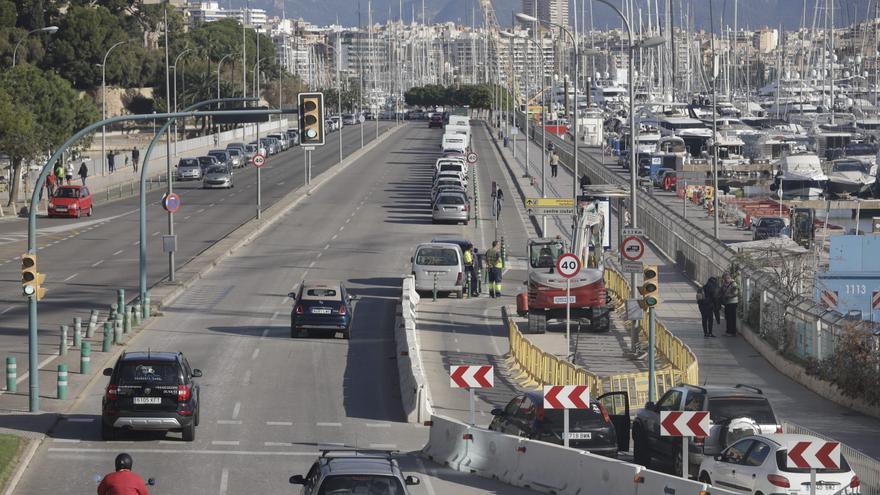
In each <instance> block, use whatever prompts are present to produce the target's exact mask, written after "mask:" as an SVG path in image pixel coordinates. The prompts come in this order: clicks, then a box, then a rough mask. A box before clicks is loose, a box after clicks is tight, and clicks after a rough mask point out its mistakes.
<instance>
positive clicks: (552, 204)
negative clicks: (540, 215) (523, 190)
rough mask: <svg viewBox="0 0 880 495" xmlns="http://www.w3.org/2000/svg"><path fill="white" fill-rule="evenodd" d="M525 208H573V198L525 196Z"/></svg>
mask: <svg viewBox="0 0 880 495" xmlns="http://www.w3.org/2000/svg"><path fill="white" fill-rule="evenodd" d="M525 206H526V208H574V198H526V202H525Z"/></svg>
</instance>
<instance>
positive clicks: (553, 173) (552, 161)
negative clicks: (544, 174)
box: [550, 150, 559, 177]
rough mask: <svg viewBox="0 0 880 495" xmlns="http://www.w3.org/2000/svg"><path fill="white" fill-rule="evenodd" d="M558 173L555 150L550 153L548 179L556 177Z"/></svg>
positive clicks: (557, 157)
mask: <svg viewBox="0 0 880 495" xmlns="http://www.w3.org/2000/svg"><path fill="white" fill-rule="evenodd" d="M558 173H559V155H557V154H556V150H551V151H550V177H556V175H557V174H558Z"/></svg>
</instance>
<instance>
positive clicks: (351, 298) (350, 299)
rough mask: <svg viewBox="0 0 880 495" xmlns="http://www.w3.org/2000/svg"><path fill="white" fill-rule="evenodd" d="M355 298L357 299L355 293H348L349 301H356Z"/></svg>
mask: <svg viewBox="0 0 880 495" xmlns="http://www.w3.org/2000/svg"><path fill="white" fill-rule="evenodd" d="M357 299H358V296H357V295H356V294H349V295H348V300H349V301H357Z"/></svg>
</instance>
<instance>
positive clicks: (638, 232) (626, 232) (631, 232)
mask: <svg viewBox="0 0 880 495" xmlns="http://www.w3.org/2000/svg"><path fill="white" fill-rule="evenodd" d="M620 235H622V236H623V237H630V236H637V237H645V229H634V228H630V227H624V228H622V229H620Z"/></svg>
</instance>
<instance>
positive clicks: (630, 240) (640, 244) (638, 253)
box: [620, 236, 645, 261]
mask: <svg viewBox="0 0 880 495" xmlns="http://www.w3.org/2000/svg"><path fill="white" fill-rule="evenodd" d="M620 254H622V255H623V257H624V258H625V259H628V260H630V261H638V260H640V259H642V256H644V255H645V242H644V241H642V239H641V238H640V237H636V236H629V237H625V238H624V239H623V242H622V243H620Z"/></svg>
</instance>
